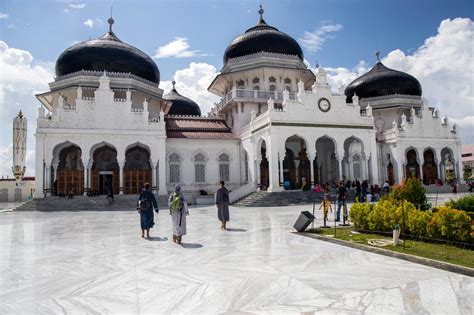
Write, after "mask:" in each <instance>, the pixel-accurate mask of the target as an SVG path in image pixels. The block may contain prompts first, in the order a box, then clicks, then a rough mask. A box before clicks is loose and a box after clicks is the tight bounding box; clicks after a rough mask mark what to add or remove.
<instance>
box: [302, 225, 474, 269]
mask: <svg viewBox="0 0 474 315" xmlns="http://www.w3.org/2000/svg"><path fill="white" fill-rule="evenodd" d="M307 232H309V233H314V234H320V235H323V236H327V237H332V238H337V239H340V240H345V241H352V242H354V243H358V244H362V245H367V246H371V245H369V244H367V241H368V240H369V239H387V240H391V237H384V236H380V235H377V234H368V233H359V232H353V231H352V228H350V227H348V228H337V231H336V236H335V237H334V228H330V229H320V228H316V229H310V230H308V231H307ZM381 248H384V249H388V250H391V251H394V252H398V253H404V254H410V255H413V256H419V257H424V258H429V259H433V260H437V261H442V262H447V263H450V264H454V265H459V266H464V267H469V268H474V251H473V250H469V249H463V248H459V247H455V246H451V245H446V244H432V243H425V242H420V241H412V240H407V241H406V244H405V249H403V245H400V246H392V245H389V246H385V247H381Z"/></svg>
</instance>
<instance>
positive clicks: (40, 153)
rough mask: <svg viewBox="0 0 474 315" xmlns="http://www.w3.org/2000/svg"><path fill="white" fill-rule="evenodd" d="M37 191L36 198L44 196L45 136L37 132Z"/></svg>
mask: <svg viewBox="0 0 474 315" xmlns="http://www.w3.org/2000/svg"><path fill="white" fill-rule="evenodd" d="M35 149H36V157H35V193H34V198H35V199H39V198H44V177H43V174H44V136H43V135H41V134H38V133H37V134H36V144H35Z"/></svg>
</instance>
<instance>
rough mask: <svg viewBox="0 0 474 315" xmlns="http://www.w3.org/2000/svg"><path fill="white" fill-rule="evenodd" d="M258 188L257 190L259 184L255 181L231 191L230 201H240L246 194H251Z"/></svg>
mask: <svg viewBox="0 0 474 315" xmlns="http://www.w3.org/2000/svg"><path fill="white" fill-rule="evenodd" d="M256 190H257V185H256V184H255V183H253V182H250V183H247V184H245V185H243V186H240V187H238V188H236V189H234V190H232V191H231V192H230V193H229V202H230V203H234V202H236V201H238V200H239V199H242V198H244V197H245V196H248V195H250V194H251V193H253V192H255V191H256Z"/></svg>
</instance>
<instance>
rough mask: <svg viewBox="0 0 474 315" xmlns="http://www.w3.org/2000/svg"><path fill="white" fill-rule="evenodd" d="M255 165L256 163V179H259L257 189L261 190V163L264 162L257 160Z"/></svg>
mask: <svg viewBox="0 0 474 315" xmlns="http://www.w3.org/2000/svg"><path fill="white" fill-rule="evenodd" d="M255 163H256V165H255V166H256V168H255V174H256V177H257V187H259V188H260V189H261V186H260V185H261V182H260V163H262V160H261V159H256V160H255Z"/></svg>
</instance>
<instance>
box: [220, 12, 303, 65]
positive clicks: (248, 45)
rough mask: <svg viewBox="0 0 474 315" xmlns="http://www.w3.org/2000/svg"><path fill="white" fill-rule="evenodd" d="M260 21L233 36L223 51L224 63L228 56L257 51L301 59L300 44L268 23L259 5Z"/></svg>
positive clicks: (232, 56) (243, 54) (234, 56)
mask: <svg viewBox="0 0 474 315" xmlns="http://www.w3.org/2000/svg"><path fill="white" fill-rule="evenodd" d="M259 13H260V21H259V22H258V24H257V25H256V26H254V27H252V28H249V29H248V30H247V31H245V33H244V34H242V35H240V36H238V37H237V38H235V39H234V40H233V41H232V42H231V43H230V45H229V46H228V47H227V49H226V50H225V53H224V63H225V62H226V61H227V60H229V59H230V58H236V57H241V56H245V55H250V54H254V53H259V52H262V51H264V52H271V53H278V54H285V55H294V56H298V57H299V58H300V59H301V60H303V58H304V56H303V51H302V50H301V47H300V45H299V44H298V43H297V42H296V40H294V39H293V38H292V37H291V36H290V35H288V34H286V33H283V32H280V31H279V30H278V29H277V28H275V27H273V26H270V25H268V24H267V23H266V22H265V21H264V20H263V17H262V14H263V9H262V8H261V7H260V10H259Z"/></svg>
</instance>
